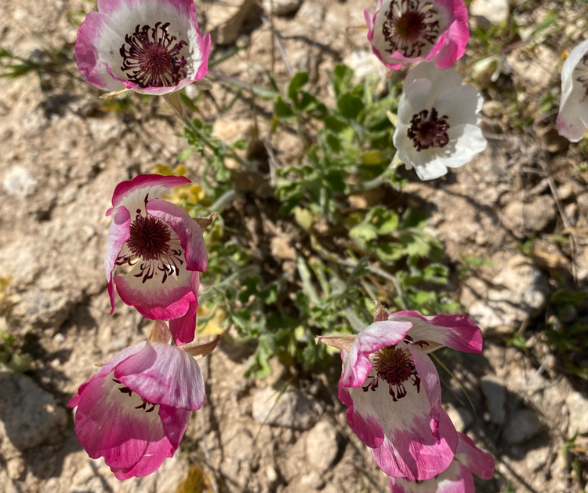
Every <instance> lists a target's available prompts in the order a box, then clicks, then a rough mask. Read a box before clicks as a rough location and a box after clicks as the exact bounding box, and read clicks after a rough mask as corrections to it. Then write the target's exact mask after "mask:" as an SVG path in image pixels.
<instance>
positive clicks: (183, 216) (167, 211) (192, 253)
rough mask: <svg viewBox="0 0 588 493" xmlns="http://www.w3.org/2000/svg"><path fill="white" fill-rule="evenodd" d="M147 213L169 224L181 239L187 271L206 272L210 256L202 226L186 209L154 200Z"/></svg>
mask: <svg viewBox="0 0 588 493" xmlns="http://www.w3.org/2000/svg"><path fill="white" fill-rule="evenodd" d="M146 208H147V213H148V214H149V215H151V216H153V217H156V218H158V219H161V220H162V221H164V222H165V223H166V224H168V225H169V226H170V227H171V229H173V230H174V232H175V233H176V234H177V235H178V237H179V238H180V243H181V245H182V248H183V249H184V252H185V256H186V269H188V270H197V271H199V272H205V271H206V267H207V264H208V255H207V253H206V245H205V244H204V236H202V230H201V229H200V226H198V224H197V223H196V221H194V219H192V218H191V217H190V214H188V213H187V212H186V211H185V210H184V209H181V208H180V207H178V206H177V205H175V204H172V203H171V202H166V201H165V200H161V199H154V200H150V201H149V202H147V205H146Z"/></svg>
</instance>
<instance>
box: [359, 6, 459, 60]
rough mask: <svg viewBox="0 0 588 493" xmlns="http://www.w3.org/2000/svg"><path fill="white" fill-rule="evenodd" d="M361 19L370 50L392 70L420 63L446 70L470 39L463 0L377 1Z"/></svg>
mask: <svg viewBox="0 0 588 493" xmlns="http://www.w3.org/2000/svg"><path fill="white" fill-rule="evenodd" d="M364 16H365V20H366V22H367V25H368V28H369V31H368V40H369V42H370V44H371V45H372V51H373V52H374V54H375V55H376V56H377V57H378V58H379V59H380V60H381V61H382V63H383V64H384V65H386V67H388V68H389V69H392V70H397V69H399V68H401V67H402V66H403V65H406V64H407V63H412V62H419V61H423V60H433V61H434V62H435V65H436V66H437V67H439V68H441V69H445V68H449V67H451V66H452V65H453V64H454V63H455V61H456V60H458V59H460V58H461V57H462V56H463V54H464V52H465V47H466V44H467V42H468V40H469V38H470V30H469V27H468V9H467V7H466V6H465V3H464V2H463V0H378V5H377V7H376V12H375V13H374V15H373V16H372V15H371V14H370V12H369V11H367V10H366V11H365V12H364Z"/></svg>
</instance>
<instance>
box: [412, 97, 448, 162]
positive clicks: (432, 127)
mask: <svg viewBox="0 0 588 493" xmlns="http://www.w3.org/2000/svg"><path fill="white" fill-rule="evenodd" d="M447 130H449V123H447V116H442V117H441V118H439V115H438V113H437V110H436V109H435V108H433V109H432V110H431V112H430V114H429V111H428V110H423V111H421V112H420V113H417V114H416V115H413V117H412V120H410V128H409V129H408V132H407V135H408V138H409V139H411V140H412V141H413V143H414V147H415V148H416V150H417V151H418V152H420V151H422V150H423V149H429V148H430V147H445V146H446V145H447V143H448V142H449V136H448V135H447Z"/></svg>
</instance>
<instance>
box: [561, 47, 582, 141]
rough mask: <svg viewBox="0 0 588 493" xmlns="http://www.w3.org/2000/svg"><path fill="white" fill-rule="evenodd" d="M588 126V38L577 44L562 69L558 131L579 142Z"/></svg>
mask: <svg viewBox="0 0 588 493" xmlns="http://www.w3.org/2000/svg"><path fill="white" fill-rule="evenodd" d="M586 128H588V39H587V40H586V41H583V42H582V43H580V44H579V45H578V46H576V47H575V48H574V49H573V50H572V52H571V53H570V54H569V56H568V57H567V58H566V61H565V62H564V64H563V68H562V70H561V103H560V105H559V115H558V116H557V131H558V132H559V134H560V135H563V136H564V137H565V138H566V139H569V140H571V141H572V142H578V141H579V140H581V139H582V137H584V133H585V132H586Z"/></svg>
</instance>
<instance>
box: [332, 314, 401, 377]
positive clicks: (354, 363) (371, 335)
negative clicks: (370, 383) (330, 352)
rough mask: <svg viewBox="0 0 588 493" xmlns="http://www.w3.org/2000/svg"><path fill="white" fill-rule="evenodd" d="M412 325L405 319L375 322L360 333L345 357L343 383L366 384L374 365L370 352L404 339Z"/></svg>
mask: <svg viewBox="0 0 588 493" xmlns="http://www.w3.org/2000/svg"><path fill="white" fill-rule="evenodd" d="M411 326H412V325H411V323H409V322H403V321H394V322H390V321H384V322H374V323H373V324H371V325H369V326H368V327H367V328H366V329H365V330H364V331H363V332H361V333H360V334H358V336H357V338H356V339H355V342H354V343H353V346H351V352H350V353H349V356H348V357H346V358H345V359H344V363H345V364H344V367H343V368H344V370H343V375H342V376H341V384H342V385H343V386H345V387H361V386H362V385H364V383H365V380H366V378H367V376H368V375H369V373H370V371H371V370H372V366H373V365H372V362H371V361H370V358H369V356H370V354H372V353H374V352H375V351H377V350H378V349H381V348H383V347H384V346H394V345H396V344H398V343H399V342H401V341H403V340H404V336H405V335H406V334H407V333H408V331H409V330H410V328H411Z"/></svg>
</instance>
